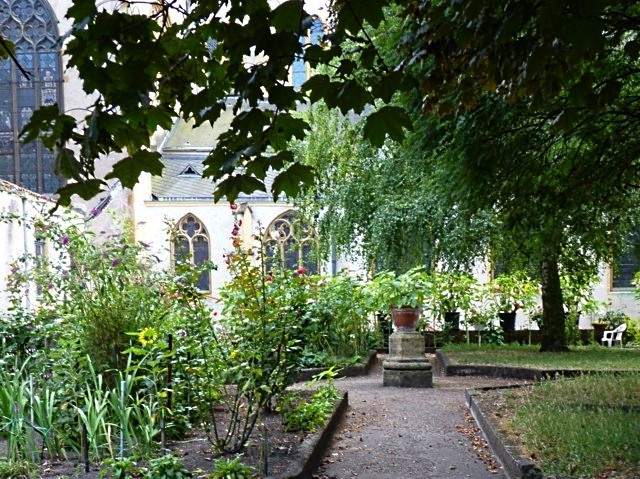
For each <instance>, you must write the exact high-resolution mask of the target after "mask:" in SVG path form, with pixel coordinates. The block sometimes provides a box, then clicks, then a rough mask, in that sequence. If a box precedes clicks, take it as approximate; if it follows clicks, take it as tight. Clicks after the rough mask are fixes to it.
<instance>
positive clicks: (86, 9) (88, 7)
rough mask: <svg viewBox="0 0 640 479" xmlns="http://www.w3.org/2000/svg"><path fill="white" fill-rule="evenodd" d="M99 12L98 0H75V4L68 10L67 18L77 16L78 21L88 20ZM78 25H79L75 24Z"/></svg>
mask: <svg viewBox="0 0 640 479" xmlns="http://www.w3.org/2000/svg"><path fill="white" fill-rule="evenodd" d="M96 13H98V9H97V7H96V2H93V1H91V0H75V1H74V2H73V5H72V6H71V7H69V10H67V14H66V15H65V16H66V18H75V19H76V23H79V22H81V21H83V20H84V21H85V22H86V21H87V19H88V18H89V17H93V16H94V15H95V14H96ZM74 26H75V27H78V25H74Z"/></svg>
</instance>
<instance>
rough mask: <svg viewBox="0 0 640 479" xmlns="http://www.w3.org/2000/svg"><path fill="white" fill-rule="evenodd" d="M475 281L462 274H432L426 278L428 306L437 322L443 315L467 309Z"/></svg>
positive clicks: (471, 277) (471, 298)
mask: <svg viewBox="0 0 640 479" xmlns="http://www.w3.org/2000/svg"><path fill="white" fill-rule="evenodd" d="M476 284H477V280H476V279H475V278H474V277H473V276H471V275H469V274H464V273H449V272H445V271H442V272H434V273H433V274H432V275H430V276H429V278H428V285H429V286H428V290H429V296H428V305H429V309H430V310H431V313H432V314H433V316H434V317H435V318H436V319H437V320H443V319H444V315H445V313H453V312H456V311H458V310H463V311H466V310H468V309H469V307H470V305H471V302H472V300H473V291H474V287H475V286H476Z"/></svg>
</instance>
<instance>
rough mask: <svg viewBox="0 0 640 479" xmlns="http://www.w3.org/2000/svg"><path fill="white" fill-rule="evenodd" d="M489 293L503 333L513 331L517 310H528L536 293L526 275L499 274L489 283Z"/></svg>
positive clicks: (520, 273) (532, 283)
mask: <svg viewBox="0 0 640 479" xmlns="http://www.w3.org/2000/svg"><path fill="white" fill-rule="evenodd" d="M491 292H492V294H493V298H494V302H495V304H496V308H497V310H498V316H499V317H500V326H501V327H502V329H503V331H513V330H514V329H515V322H516V312H517V311H518V309H530V308H532V307H533V306H534V304H533V302H534V300H535V297H536V295H537V293H538V288H537V286H536V284H535V283H534V282H533V281H531V279H530V278H529V277H528V276H527V274H526V273H524V272H522V271H518V272H516V273H513V274H501V275H499V276H498V277H496V278H495V279H494V280H493V281H491Z"/></svg>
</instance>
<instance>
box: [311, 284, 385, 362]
mask: <svg viewBox="0 0 640 479" xmlns="http://www.w3.org/2000/svg"><path fill="white" fill-rule="evenodd" d="M307 280H308V281H309V284H310V291H309V294H310V297H309V303H308V308H309V313H308V319H307V321H306V322H305V324H304V334H303V336H304V337H303V339H304V343H303V345H304V350H303V352H302V357H301V359H302V361H303V364H306V365H314V366H330V365H331V364H335V363H340V364H344V363H346V362H348V361H350V360H351V361H352V360H354V358H359V357H362V356H365V355H366V354H367V352H368V351H369V350H370V349H371V346H372V344H374V342H375V340H376V337H375V333H374V331H373V329H372V327H371V325H370V322H369V317H368V316H369V314H368V313H369V311H368V309H367V305H366V300H367V297H366V294H365V293H364V291H363V287H362V285H361V284H360V282H359V281H358V280H357V279H354V278H351V277H350V276H348V275H347V274H346V273H340V274H337V275H335V276H313V277H309V278H307Z"/></svg>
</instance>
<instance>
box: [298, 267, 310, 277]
mask: <svg viewBox="0 0 640 479" xmlns="http://www.w3.org/2000/svg"><path fill="white" fill-rule="evenodd" d="M306 272H307V270H306V269H304V268H298V270H297V271H296V273H298V276H302V275H303V274H305V273H306Z"/></svg>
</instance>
